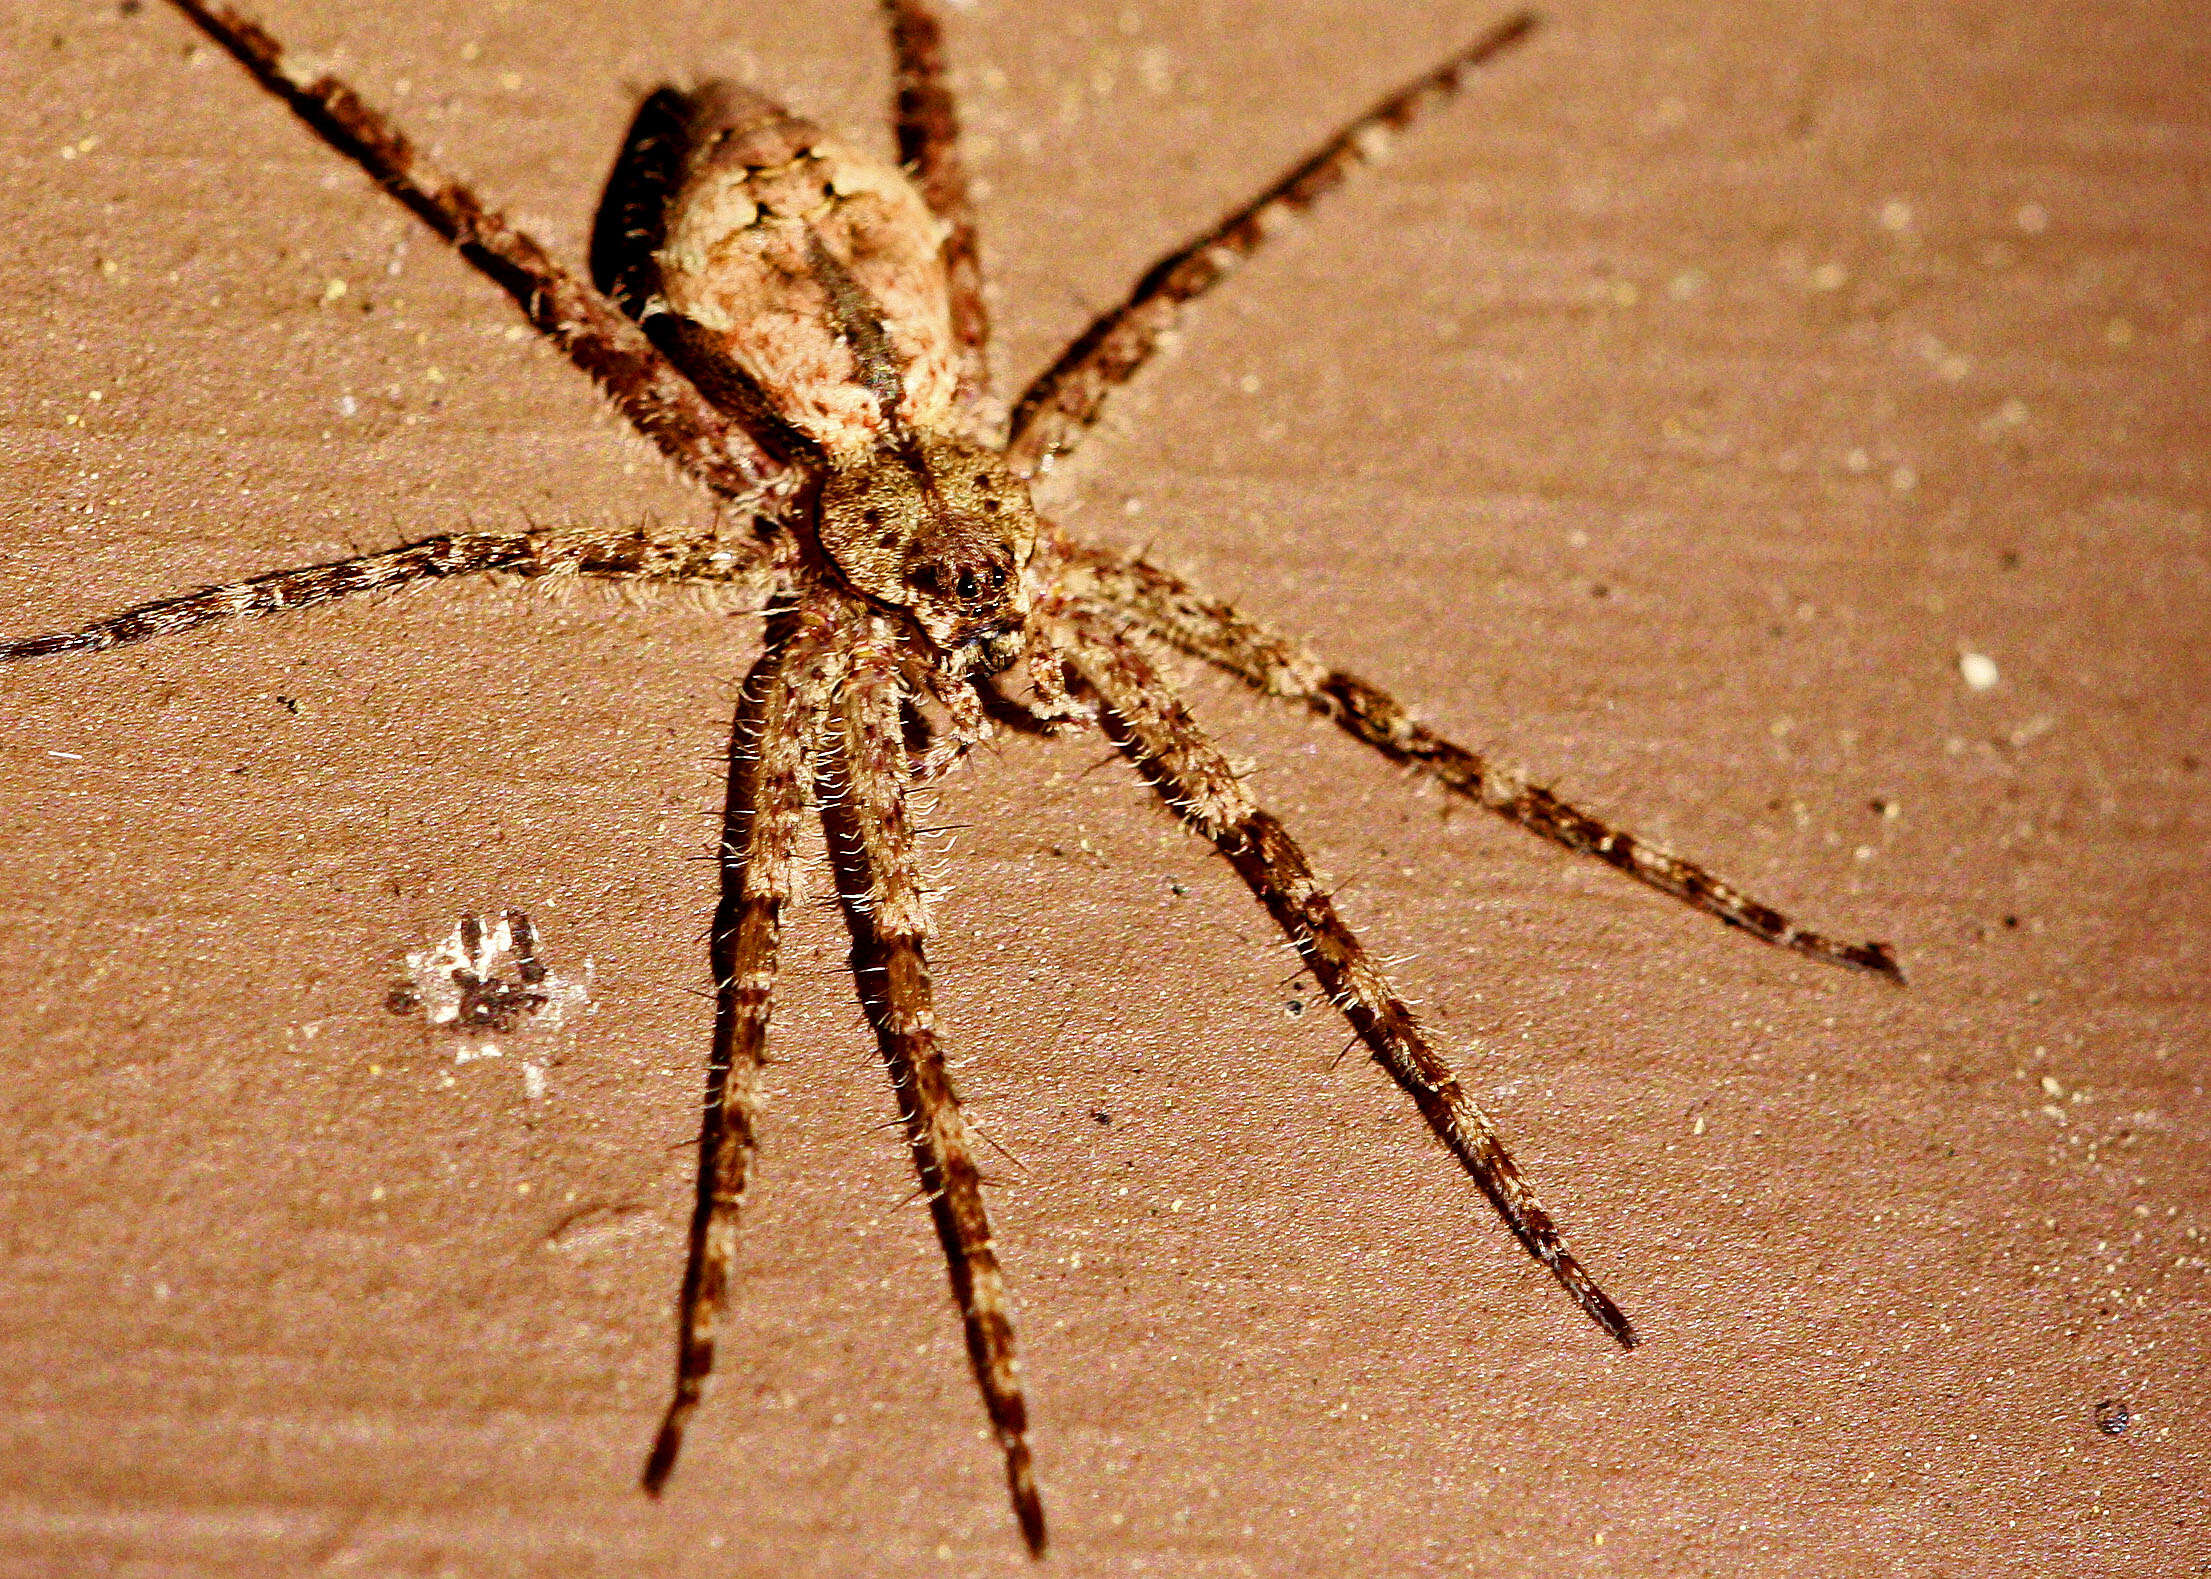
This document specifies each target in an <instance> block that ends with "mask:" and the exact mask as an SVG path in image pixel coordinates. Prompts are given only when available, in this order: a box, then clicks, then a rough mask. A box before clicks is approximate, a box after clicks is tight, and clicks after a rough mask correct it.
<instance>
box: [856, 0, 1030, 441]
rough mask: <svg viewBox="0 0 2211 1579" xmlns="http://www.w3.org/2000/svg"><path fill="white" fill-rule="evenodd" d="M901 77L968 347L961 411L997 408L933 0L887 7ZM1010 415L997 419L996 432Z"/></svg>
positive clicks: (912, 140)
mask: <svg viewBox="0 0 2211 1579" xmlns="http://www.w3.org/2000/svg"><path fill="white" fill-rule="evenodd" d="M883 17H884V20H885V21H886V22H888V23H889V24H890V33H891V53H892V55H893V56H894V57H895V59H896V65H897V71H898V102H897V112H896V113H897V123H898V159H899V162H900V163H901V164H903V165H904V166H905V167H906V170H907V172H908V173H909V174H910V175H912V176H913V178H914V184H915V185H916V186H918V187H920V189H921V196H922V200H923V201H924V202H926V203H927V204H928V205H929V211H930V212H931V213H933V214H935V215H936V216H937V218H938V219H940V220H942V221H943V222H944V240H943V242H942V243H941V244H940V245H939V247H938V249H937V255H938V256H939V257H940V258H942V259H943V260H944V273H945V277H946V280H947V282H948V283H949V285H950V286H951V294H952V337H953V339H954V340H955V341H956V342H957V343H958V345H959V347H960V403H961V405H963V406H965V407H967V408H968V409H969V410H971V411H972V410H976V409H977V408H979V407H988V406H989V404H990V310H989V308H988V307H987V306H986V305H985V304H984V301H983V262H982V254H981V249H980V246H979V244H978V241H977V237H976V231H975V210H974V208H973V206H972V205H971V204H970V202H969V200H968V192H967V170H966V167H965V165H964V164H963V163H962V162H961V159H960V121H959V112H958V110H957V108H956V107H955V106H954V104H953V102H952V88H951V83H950V81H949V80H948V78H949V71H948V68H947V66H946V63H945V54H944V27H943V23H942V22H941V21H940V19H939V18H938V16H937V11H936V7H935V6H933V5H931V4H930V3H929V0H883ZM1002 416H1003V408H998V410H997V411H995V412H992V413H990V414H989V420H991V421H992V424H993V426H995V423H996V421H997V420H998V419H1000V418H1002Z"/></svg>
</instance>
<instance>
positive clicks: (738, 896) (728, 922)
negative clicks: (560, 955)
mask: <svg viewBox="0 0 2211 1579" xmlns="http://www.w3.org/2000/svg"><path fill="white" fill-rule="evenodd" d="M793 625H796V626H797V627H798V631H797V633H796V634H793V632H792V631H791V630H790V629H789V627H790V626H793ZM839 634H840V631H839V628H838V626H837V625H836V624H835V622H834V619H833V618H832V619H830V620H824V619H822V618H821V617H819V616H816V615H813V614H811V613H808V612H803V611H802V612H796V613H786V614H784V615H782V616H780V617H779V619H778V621H777V628H776V629H773V630H771V631H770V633H769V636H770V639H769V642H768V647H767V651H765V652H764V653H762V654H761V656H760V660H759V662H757V663H756V664H754V665H753V668H752V672H751V673H750V674H749V675H748V676H747V677H746V680H745V687H744V693H743V696H742V699H741V700H740V703H739V706H738V710H737V718H736V722H735V725H734V727H733V728H732V730H731V733H730V748H729V769H730V771H729V791H728V798H727V800H726V801H725V803H724V807H723V814H722V836H721V846H720V852H719V860H720V864H721V869H722V885H721V887H722V892H721V901H720V903H719V905H718V906H717V907H716V909H715V913H714V930H713V941H712V944H711V950H710V952H711V958H712V962H713V971H714V1048H713V1053H712V1056H711V1057H710V1058H709V1060H708V1063H707V1076H706V1102H705V1108H704V1114H705V1116H704V1120H703V1123H702V1125H701V1128H700V1131H699V1187H698V1203H697V1206H696V1208H695V1209H694V1211H693V1213H692V1218H691V1247H690V1254H689V1257H688V1259H687V1261H686V1263H685V1266H684V1276H683V1294H682V1299H681V1303H680V1306H679V1312H678V1316H677V1323H678V1333H679V1337H678V1341H677V1348H676V1387H675V1394H674V1396H673V1398H671V1399H670V1401H669V1404H668V1411H667V1414H666V1415H665V1416H664V1417H663V1418H662V1420H661V1424H660V1431H659V1434H658V1435H657V1436H656V1437H655V1438H654V1440H653V1446H652V1453H651V1456H650V1457H649V1458H648V1459H647V1460H646V1463H645V1473H644V1485H645V1489H646V1490H647V1491H649V1492H651V1493H652V1494H653V1495H654V1496H658V1495H659V1494H660V1490H661V1487H662V1486H664V1485H665V1484H666V1483H667V1479H668V1476H669V1473H670V1472H671V1471H672V1470H674V1468H675V1464H676V1456H677V1454H678V1453H680V1452H681V1451H682V1448H683V1434H684V1428H685V1427H686V1426H687V1425H688V1424H689V1423H690V1420H691V1416H692V1413H693V1412H694V1411H695V1410H696V1409H697V1408H698V1405H699V1399H700V1397H701V1396H702V1395H703V1394H704V1392H705V1389H706V1381H707V1378H708V1376H710V1375H711V1374H712V1373H713V1370H714V1333H715V1328H716V1327H717V1325H718V1324H719V1323H720V1321H721V1316H722V1312H723V1310H724V1309H725V1308H726V1307H727V1306H728V1303H729V1278H730V1266H731V1263H732V1261H733V1260H734V1259H735V1256H736V1252H737V1216H738V1211H739V1208H740V1207H741V1205H742V1204H743V1201H744V1195H745V1186H746V1184H747V1183H748V1181H749V1177H750V1171H751V1166H752V1157H753V1152H754V1149H755V1147H756V1145H757V1136H756V1133H755V1128H754V1120H755V1118H756V1116H757V1115H758V1112H759V1102H760V1071H761V1070H762V1069H763V1068H764V1067H766V1064H767V1061H768V1059H767V1042H768V1020H769V1016H770V1014H771V1012H772V1010H773V1007H774V994H775V973H776V949H777V944H778V941H779V939H780V937H781V933H782V926H783V912H784V910H785V909H786V908H787V907H788V906H789V904H790V902H791V900H792V898H793V896H794V895H795V893H796V891H797V848H798V836H799V827H800V824H801V823H802V821H803V820H804V818H805V812H806V796H807V788H808V786H809V784H810V782H811V777H812V774H813V771H814V769H815V766H816V761H817V758H816V752H817V749H818V743H819V742H818V737H819V736H820V734H821V733H822V731H823V730H824V728H825V727H826V724H827V720H828V717H829V712H830V708H831V706H832V704H833V700H834V698H835V695H836V691H837V687H838V685H839V683H840V681H841V679H842V677H843V673H844V667H845V662H846V660H845V657H844V655H843V654H842V653H841V652H840V651H839V650H838V647H837V642H836V638H837V636H838V635H839Z"/></svg>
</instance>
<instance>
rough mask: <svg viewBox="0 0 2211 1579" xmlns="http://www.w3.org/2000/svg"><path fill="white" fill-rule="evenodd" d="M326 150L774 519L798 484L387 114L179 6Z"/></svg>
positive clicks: (255, 39) (610, 309)
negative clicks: (347, 161) (378, 187)
mask: <svg viewBox="0 0 2211 1579" xmlns="http://www.w3.org/2000/svg"><path fill="white" fill-rule="evenodd" d="M175 3H176V6H177V9H179V10H180V11H182V12H184V14H185V15H186V16H188V17H190V18H191V19H192V20H193V21H194V22H196V23H197V24H199V26H200V28H201V29H202V30H203V31H204V32H205V33H206V34H207V35H208V36H209V37H210V38H212V39H214V41H215V42H216V43H218V44H220V45H221V46H222V47H223V48H224V49H226V50H228V51H229V52H230V53H231V54H232V55H234V56H236V57H237V58H238V60H239V62H240V63H241V64H243V65H244V66H245V67H246V69H247V70H248V71H250V72H252V73H253V75H254V77H255V78H256V79H257V80H258V81H259V82H260V83H261V85H262V86H263V87H265V88H267V89H268V90H269V91H270V92H271V93H274V94H275V95H276V96H277V97H278V98H280V99H282V100H284V102H285V103H286V104H288V105H290V106H291V107H292V109H293V110H294V111H295V112H296V113H297V114H298V115H299V117H300V119H302V120H304V121H305V122H306V123H307V124H308V125H309V126H311V127H313V128H314V130H315V131H316V132H317V133H319V134H320V135H321V137H322V138H323V140H324V141H325V142H327V143H329V144H330V145H331V146H332V147H333V148H335V149H337V150H338V151H339V152H341V153H343V154H345V155H346V156H347V157H349V158H351V159H352V160H353V161H354V162H355V163H356V164H358V165H360V166H361V168H362V169H364V170H366V171H367V172H368V173H369V174H370V175H372V176H374V177H375V178H376V179H377V181H379V182H380V183H382V185H383V187H384V189H385V190H386V191H388V192H390V193H391V194H392V195H393V196H394V197H396V198H398V199H399V201H400V202H402V203H404V204H405V205H406V206H407V207H408V208H409V209H411V210H413V211H414V213H415V214H416V215H417V216H418V217H420V218H421V219H422V220H423V221H424V222H425V223H426V224H428V225H429V226H430V228H431V229H433V230H435V231H436V232H437V233H438V234H439V235H441V236H443V237H444V238H445V239H446V240H447V241H450V242H452V243H453V244H454V245H455V246H456V247H458V248H459V249H460V251H461V254H462V255H463V256H464V257H466V258H467V259H468V260H469V261H470V262H471V263H473V264H475V265H476V267H477V268H478V269H480V270H481V271H482V272H483V273H484V274H485V275H487V276H488V277H490V279H492V280H493V281H494V282H495V283H496V284H498V285H499V286H500V288H501V289H503V290H505V291H506V292H507V294H508V295H510V296H512V297H513V298H514V299H515V301H516V302H517V303H518V304H519V305H520V306H521V308H522V311H523V312H524V313H525V314H526V315H527V316H528V318H529V320H530V322H531V323H532V324H534V325H535V326H536V327H537V328H538V329H539V330H540V331H541V332H542V333H544V334H545V335H546V336H547V337H548V338H549V339H551V340H552V341H553V342H554V343H555V344H556V345H558V346H559V347H560V348H561V349H562V350H563V351H565V352H566V353H567V354H568V357H569V359H570V360H571V361H573V362H574V363H575V364H576V365H577V366H578V367H580V368H582V369H583V371H584V372H586V373H588V374H589V375H590V376H591V377H592V379H593V380H594V381H595V382H597V384H598V385H599V387H600V388H601V389H602V390H604V391H605V392H606V394H607V396H608V398H610V399H611V400H612V401H613V402H614V403H615V405H616V406H617V407H619V408H620V409H621V411H622V414H623V415H624V416H626V417H628V418H629V420H630V421H631V423H633V424H634V425H635V426H636V428H637V430H638V431H639V432H640V433H642V434H644V435H645V437H646V438H648V439H650V440H651V441H652V442H653V443H655V444H656V445H658V446H659V447H660V449H661V451H662V453H664V454H665V455H667V456H668V458H669V459H670V460H672V461H674V462H675V463H676V465H677V466H678V467H680V468H681V469H682V470H683V471H685V472H686V473H688V474H689V475H690V476H691V477H693V478H695V479H697V480H698V481H699V482H701V483H703V484H704V485H705V486H706V487H707V488H709V489H711V490H712V491H713V492H714V493H716V494H718V495H719V496H720V497H722V498H723V499H725V500H727V501H728V502H729V503H731V504H732V505H735V506H737V507H739V508H740V509H744V510H754V511H759V512H761V513H764V514H767V515H771V516H772V515H775V514H778V513H779V512H780V511H781V510H782V509H783V508H784V507H785V505H786V503H787V495H788V490H789V489H790V487H791V486H792V484H793V483H794V482H795V481H796V479H794V478H793V477H791V476H790V475H789V474H788V473H787V472H786V471H785V470H784V468H783V467H782V466H781V465H780V464H779V463H778V462H777V461H775V460H774V459H773V458H771V457H770V456H769V454H768V453H767V452H766V451H765V450H764V449H762V448H761V446H760V445H759V444H757V443H756V442H754V440H753V439H752V437H751V436H750V435H749V434H747V433H746V432H745V431H744V430H743V429H742V428H740V427H739V426H738V425H737V424H736V423H735V422H734V421H733V420H732V419H731V418H730V416H729V415H728V414H727V413H725V412H722V411H719V410H716V409H715V408H714V407H713V406H712V405H710V404H708V402H707V401H706V400H705V399H704V398H703V397H702V396H701V395H700V394H699V392H698V390H697V389H696V388H694V387H693V386H692V384H691V382H690V380H688V379H686V378H685V377H684V376H683V375H682V374H681V373H679V372H677V371H676V369H675V368H674V367H673V366H672V365H670V364H669V362H668V360H667V359H666V358H665V357H663V356H662V355H661V354H660V352H659V350H658V349H657V348H655V347H654V345H653V343H652V342H651V341H650V340H648V339H647V338H646V337H645V336H644V335H643V334H642V333H641V332H640V331H639V330H638V328H637V326H636V325H635V324H633V323H631V322H630V321H629V320H628V319H626V318H624V317H623V316H622V314H621V312H620V311H619V310H618V309H616V307H615V306H614V304H613V303H611V302H609V301H608V300H607V299H606V298H605V297H603V296H601V295H600V294H599V293H598V292H597V291H595V290H593V289H592V288H591V287H590V286H589V285H587V284H585V283H584V282H583V281H582V280H580V279H578V278H577V277H576V276H575V275H574V274H572V273H570V272H569V271H568V270H567V269H565V268H563V267H562V266H561V265H560V264H559V263H558V262H556V261H555V260H554V259H553V257H552V256H551V254H549V253H547V252H546V250H545V249H544V247H542V246H540V245H539V244H538V242H537V241H536V240H535V239H533V238H532V237H531V236H529V235H528V234H527V233H526V232H524V231H522V230H521V229H519V228H518V227H516V226H515V225H514V224H513V223H512V222H510V221H509V220H507V219H506V218H505V217H504V216H503V215H501V214H499V213H498V212H496V211H495V210H493V209H491V208H489V207H488V206H486V204H485V203H484V201H483V199H481V198H480V197H478V196H477V195H476V194H475V193H474V192H472V191H470V190H469V189H468V188H467V187H466V186H464V185H462V184H461V183H460V182H459V181H457V180H455V179H454V178H453V177H452V176H450V175H448V174H446V173H445V172H444V171H442V170H440V169H439V168H438V167H437V166H436V164H434V163H433V162H432V161H431V160H429V159H428V158H426V157H425V156H424V155H423V154H422V153H421V152H420V151H419V150H418V149H417V148H416V147H415V146H414V144H413V143H411V142H410V141H409V140H408V139H407V137H406V136H405V135H404V134H403V133H402V132H401V131H400V130H399V128H398V127H397V126H396V125H394V124H393V123H392V121H391V120H390V119H389V118H388V117H386V116H385V115H384V114H383V113H382V112H380V111H378V110H376V109H375V108H373V107H372V106H370V105H369V104H368V103H367V102H366V101H364V100H363V99H362V98H361V96H360V95H359V94H357V93H355V92H354V91H353V89H351V88H350V87H348V86H346V84H345V83H343V82H341V81H339V80H338V79H337V78H336V77H334V76H332V75H330V74H329V73H327V72H323V71H319V70H315V69H312V68H309V67H302V66H298V65H295V64H294V63H293V62H292V61H291V60H289V59H288V58H287V57H286V55H285V52H284V48H283V46H282V45H280V44H279V43H278V42H277V41H276V39H275V38H274V37H273V36H272V35H271V34H270V33H269V32H268V31H267V30H266V29H265V28H263V27H262V26H261V25H260V24H259V23H258V22H255V21H254V20H253V19H252V18H250V17H248V16H246V15H245V14H244V13H243V12H241V11H239V10H237V9H236V8H235V7H232V6H228V5H223V4H220V3H219V0H175Z"/></svg>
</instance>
